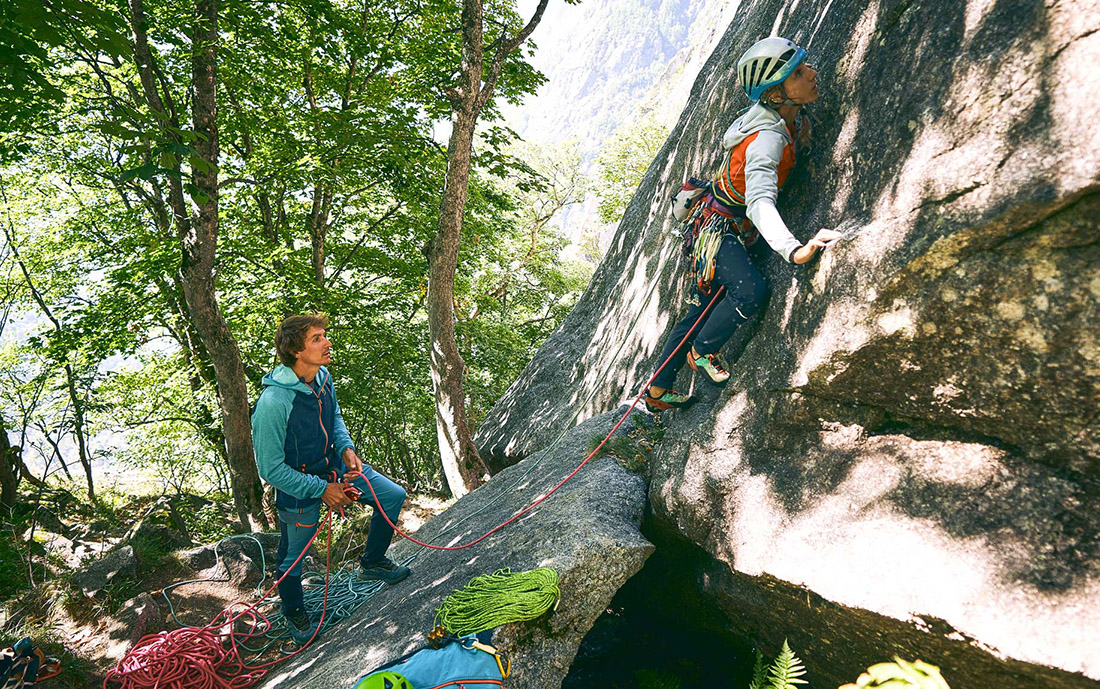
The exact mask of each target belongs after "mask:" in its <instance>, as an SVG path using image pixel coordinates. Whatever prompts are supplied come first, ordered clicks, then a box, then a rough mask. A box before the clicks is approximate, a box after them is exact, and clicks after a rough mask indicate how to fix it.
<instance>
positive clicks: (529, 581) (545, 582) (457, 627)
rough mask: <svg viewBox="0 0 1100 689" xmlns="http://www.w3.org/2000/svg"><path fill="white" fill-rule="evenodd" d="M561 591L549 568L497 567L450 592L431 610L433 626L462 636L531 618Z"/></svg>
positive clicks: (547, 605)
mask: <svg viewBox="0 0 1100 689" xmlns="http://www.w3.org/2000/svg"><path fill="white" fill-rule="evenodd" d="M560 597H561V591H559V590H558V573H557V572H555V571H554V570H552V569H550V568H549V567H539V568H538V569H532V570H530V571H528V572H516V573H515V574H513V573H512V572H511V571H510V570H507V569H501V570H497V571H496V573H494V574H483V575H481V576H478V577H474V578H473V579H471V580H470V583H469V584H466V586H465V587H464V588H461V589H458V590H457V591H453V592H451V595H449V596H447V598H446V600H444V601H443V605H441V606H439V609H438V610H436V611H435V623H436V625H442V626H443V627H444V628H445V629H446V630H447V631H448V632H450V633H452V634H457V635H458V636H462V635H463V634H473V633H475V632H480V631H484V630H486V629H493V628H494V627H499V626H500V625H502V624H507V623H509V622H521V621H523V620H533V619H535V618H536V617H538V616H539V615H541V614H543V613H544V612H546V611H547V610H549V609H550V608H552V607H553V606H554V603H556V602H557V600H558V598H560Z"/></svg>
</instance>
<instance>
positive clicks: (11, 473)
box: [0, 416, 21, 517]
mask: <svg viewBox="0 0 1100 689" xmlns="http://www.w3.org/2000/svg"><path fill="white" fill-rule="evenodd" d="M20 464H21V462H20V451H19V448H18V447H12V445H11V443H10V442H8V429H7V428H5V427H4V418H3V417H2V416H0V517H8V516H9V515H10V514H11V510H12V508H13V507H15V496H16V491H17V490H18V489H19V465H20Z"/></svg>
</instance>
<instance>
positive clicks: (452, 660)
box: [355, 632, 511, 689]
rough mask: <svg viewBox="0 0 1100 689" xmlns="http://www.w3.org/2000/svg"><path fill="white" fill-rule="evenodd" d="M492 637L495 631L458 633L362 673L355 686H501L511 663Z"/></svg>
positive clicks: (470, 688)
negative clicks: (498, 648) (439, 646)
mask: <svg viewBox="0 0 1100 689" xmlns="http://www.w3.org/2000/svg"><path fill="white" fill-rule="evenodd" d="M491 639H492V632H482V633H481V634H478V635H474V634H470V635H467V636H463V637H459V638H458V639H455V640H453V641H451V642H449V643H446V645H444V646H443V647H441V648H438V649H435V648H424V649H421V650H418V651H414V652H413V653H410V654H408V655H406V656H404V657H403V658H398V659H397V660H395V661H394V662H392V663H389V664H387V665H383V666H382V667H380V668H378V669H376V670H373V671H371V672H368V673H367V674H365V675H363V676H362V677H360V678H359V679H358V680H357V681H356V683H355V689H376V688H377V689H391V688H392V689H405V687H408V689H440V688H441V687H452V688H453V689H459V687H460V686H461V687H463V688H464V689H500V687H502V686H503V685H504V679H505V678H506V677H507V676H508V671H509V669H510V668H511V663H510V662H509V660H508V659H507V658H506V657H505V656H504V654H502V653H501V652H500V651H498V650H497V649H495V648H494V647H492V646H490V645H489V641H490V640H491ZM402 680H403V681H404V682H405V685H404V686H402V684H401V681H402Z"/></svg>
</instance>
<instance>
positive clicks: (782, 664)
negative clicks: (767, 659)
mask: <svg viewBox="0 0 1100 689" xmlns="http://www.w3.org/2000/svg"><path fill="white" fill-rule="evenodd" d="M804 674H806V668H805V667H804V666H803V665H802V661H801V660H799V658H798V656H796V655H795V654H794V652H793V651H792V650H791V647H790V646H789V645H787V640H786V639H783V647H782V648H780V649H779V655H777V656H776V657H775V660H773V661H772V662H771V664H769V665H765V664H764V656H763V655H762V654H761V653H760V651H757V652H756V663H755V664H754V666H753V671H752V680H751V681H750V682H749V689H798V685H799V684H806V680H804V679H802V676H803V675H804Z"/></svg>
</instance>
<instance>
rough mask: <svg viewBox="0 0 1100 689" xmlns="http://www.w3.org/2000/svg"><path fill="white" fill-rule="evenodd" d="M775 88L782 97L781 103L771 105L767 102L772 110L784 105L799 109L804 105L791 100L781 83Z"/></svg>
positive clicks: (771, 103)
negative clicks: (794, 106)
mask: <svg viewBox="0 0 1100 689" xmlns="http://www.w3.org/2000/svg"><path fill="white" fill-rule="evenodd" d="M775 88H777V89H779V95H781V96H783V101H782V102H780V103H773V102H771V101H768V105H770V106H771V107H772V108H781V107H783V106H784V105H797V106H799V107H801V106H802V105H804V103H796V102H794V101H793V100H791V97H790V96H788V95H787V89H785V88H783V82H779V83H778V84H777V85H776V87H775Z"/></svg>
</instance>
